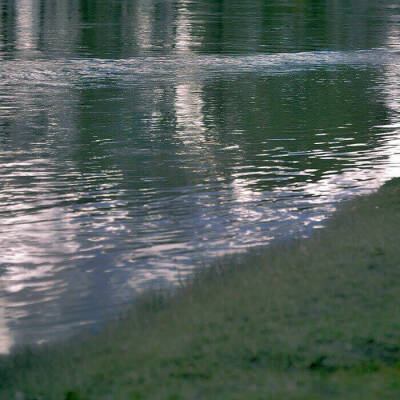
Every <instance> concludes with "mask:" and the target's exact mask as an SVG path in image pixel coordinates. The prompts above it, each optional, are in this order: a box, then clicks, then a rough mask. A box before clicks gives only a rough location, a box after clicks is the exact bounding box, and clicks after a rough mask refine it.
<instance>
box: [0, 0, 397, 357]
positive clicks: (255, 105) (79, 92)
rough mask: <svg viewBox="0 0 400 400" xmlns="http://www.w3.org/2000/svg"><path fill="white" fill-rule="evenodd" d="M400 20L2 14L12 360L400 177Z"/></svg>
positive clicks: (358, 9)
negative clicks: (22, 349) (17, 351)
mask: <svg viewBox="0 0 400 400" xmlns="http://www.w3.org/2000/svg"><path fill="white" fill-rule="evenodd" d="M399 15H400V6H399V3H398V1H395V0H393V1H391V0H386V1H370V0H354V1H351V2H349V1H347V0H346V1H345V0H334V1H333V0H332V1H328V2H324V1H315V0H314V1H313V0H298V1H294V0H293V1H289V0H271V1H265V0H240V1H239V0H229V1H224V0H191V1H188V0H175V1H173V0H69V1H65V0H0V352H3V353H6V352H8V351H9V350H10V348H12V346H13V345H20V344H27V343H40V342H44V341H48V340H53V339H57V338H61V337H65V336H68V335H70V334H73V333H76V332H79V330H80V329H82V327H86V326H90V325H96V324H98V323H100V322H101V321H103V320H104V319H105V318H106V317H109V316H110V315H113V314H115V313H116V312H118V310H120V309H121V307H122V306H123V305H124V304H125V303H127V302H129V301H131V300H132V298H134V296H135V295H137V294H138V293H140V292H141V291H143V290H144V289H146V288H147V287H150V286H163V285H170V284H173V283H174V282H177V281H178V280H180V279H184V278H185V276H187V274H189V273H190V272H191V271H192V270H193V268H194V267H196V266H199V265H204V264H207V263H208V262H210V261H212V260H215V259H217V258H218V257H220V256H222V255H224V254H228V253H232V252H237V251H245V250H247V249H249V248H251V247H254V246H260V245H265V244H268V243H269V242H271V240H274V239H279V238H285V237H289V236H291V235H305V234H308V233H309V232H310V231H311V230H312V229H313V228H319V227H321V226H322V225H323V221H324V219H325V218H326V217H327V216H328V215H329V214H330V213H331V212H332V211H333V210H334V209H335V207H336V206H337V204H338V203H339V202H340V201H341V200H343V199H346V198H349V197H352V196H355V195H357V194H361V193H367V192H370V191H373V190H375V189H377V188H378V187H379V186H380V185H381V184H382V183H383V182H385V181H386V180H387V179H390V178H391V177H394V176H400V117H399V112H400V79H399V78H400V30H399V26H400V24H399V22H400V18H399Z"/></svg>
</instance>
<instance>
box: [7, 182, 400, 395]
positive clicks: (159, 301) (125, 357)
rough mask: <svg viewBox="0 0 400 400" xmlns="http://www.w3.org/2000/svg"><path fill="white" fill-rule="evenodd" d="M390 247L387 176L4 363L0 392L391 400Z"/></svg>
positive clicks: (398, 378) (399, 289)
mask: <svg viewBox="0 0 400 400" xmlns="http://www.w3.org/2000/svg"><path fill="white" fill-rule="evenodd" d="M399 244H400V180H394V181H392V182H391V183H389V184H387V185H385V186H384V187H383V188H382V189H381V190H380V191H379V192H378V193H376V194H374V195H371V196H366V197H362V198H358V199H356V200H355V201H353V202H351V203H348V204H347V205H346V206H345V207H344V208H343V209H342V210H341V211H340V212H338V213H337V214H336V215H335V217H334V218H332V219H331V220H330V221H329V223H328V226H327V228H326V229H323V230H321V231H320V232H318V233H317V234H315V235H314V236H313V237H312V238H311V239H307V240H299V241H292V242H291V243H284V244H280V245H275V246H271V247H270V248H267V249H265V250H261V251H259V252H258V253H256V254H251V255H246V256H245V257H240V258H238V257H233V258H230V259H226V260H225V261H224V262H221V263H220V264H219V265H217V266H215V267H214V268H212V269H210V270H208V272H200V273H199V274H198V276H196V277H195V279H194V280H193V282H191V283H190V284H188V285H186V286H184V287H183V288H181V289H180V290H178V291H177V292H176V293H169V294H168V293H166V294H163V295H160V294H153V295H147V296H145V297H143V298H142V299H141V300H140V301H139V302H138V303H137V304H136V305H135V306H133V308H132V310H131V311H130V312H129V313H128V314H127V315H125V316H124V317H123V318H121V319H120V320H119V321H114V322H110V323H108V324H107V325H106V326H105V327H104V329H103V330H102V331H101V332H100V333H99V334H97V335H93V334H92V335H87V336H86V337H82V338H80V340H79V343H77V344H72V343H66V344H63V345H56V346H49V347H45V348H41V349H30V350H24V351H22V352H20V353H18V354H15V355H14V356H12V357H8V358H5V359H4V360H3V361H2V362H1V364H0V366H1V367H0V398H1V399H14V398H20V399H70V400H71V399H170V400H172V399H176V400H177V399H285V400H286V399H303V400H311V399H325V398H326V399H363V400H364V399H395V398H400V362H399V360H400V296H399V293H400V247H399ZM15 396H17V397H15Z"/></svg>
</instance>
